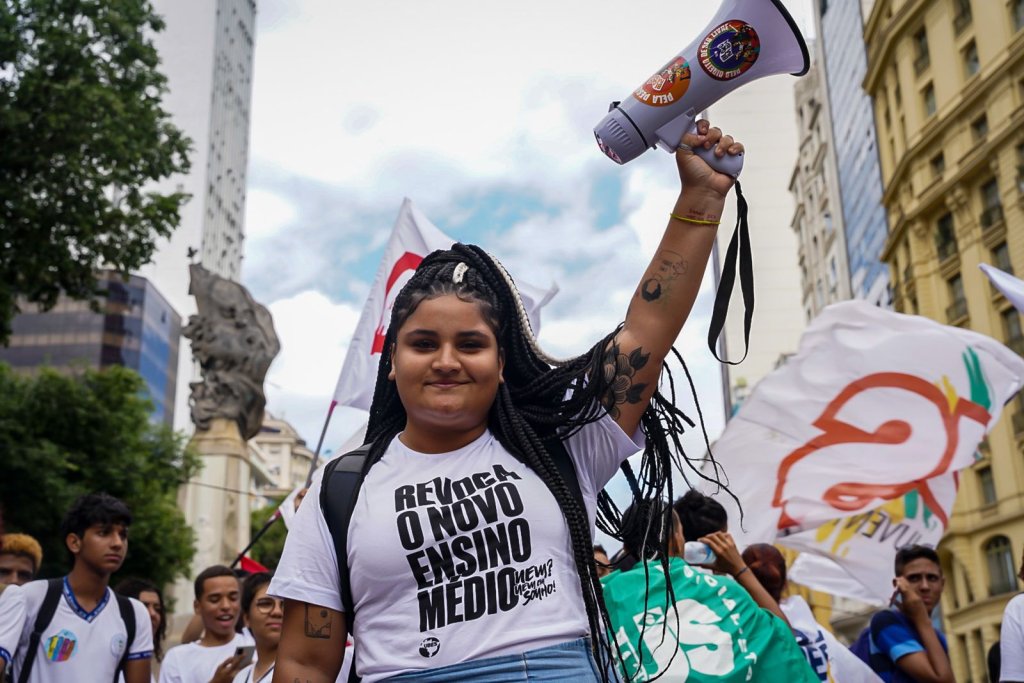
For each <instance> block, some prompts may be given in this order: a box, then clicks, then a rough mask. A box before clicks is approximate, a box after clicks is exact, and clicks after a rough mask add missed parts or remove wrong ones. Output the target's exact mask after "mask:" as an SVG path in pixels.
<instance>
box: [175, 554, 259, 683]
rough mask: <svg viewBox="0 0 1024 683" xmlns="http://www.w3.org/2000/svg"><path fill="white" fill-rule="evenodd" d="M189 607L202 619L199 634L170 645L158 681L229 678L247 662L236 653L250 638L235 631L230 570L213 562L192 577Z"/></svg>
mask: <svg viewBox="0 0 1024 683" xmlns="http://www.w3.org/2000/svg"><path fill="white" fill-rule="evenodd" d="M195 595H196V599H195V602H194V603H193V608H194V609H195V611H196V614H198V615H199V617H200V619H201V620H202V622H203V637H202V638H200V639H199V640H198V641H196V642H194V643H185V644H184V645H178V646H177V647H173V648H171V649H170V650H169V651H168V652H167V656H166V657H164V661H163V664H161V666H160V683H209V681H210V680H211V679H215V678H216V679H218V680H221V679H223V680H227V681H230V680H231V679H232V678H233V677H234V675H235V674H236V673H238V672H239V671H240V670H242V668H244V667H245V666H246V665H247V664H248V662H247V661H244V659H245V657H244V656H243V655H239V654H236V650H237V649H238V648H241V647H244V646H246V645H252V644H253V643H252V639H251V638H248V637H246V636H244V635H242V634H240V633H236V632H235V624H236V623H238V615H239V612H240V611H241V591H240V588H239V585H238V579H237V578H235V574H234V572H232V571H231V570H230V569H229V568H228V567H225V566H224V565H214V566H212V567H208V568H206V569H204V570H203V571H201V572H200V573H199V576H197V577H196V580H195Z"/></svg>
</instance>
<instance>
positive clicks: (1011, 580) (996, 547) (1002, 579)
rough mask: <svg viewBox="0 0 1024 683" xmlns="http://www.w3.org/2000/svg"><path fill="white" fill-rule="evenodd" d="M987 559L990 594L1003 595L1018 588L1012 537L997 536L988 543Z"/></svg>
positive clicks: (986, 547) (986, 545)
mask: <svg viewBox="0 0 1024 683" xmlns="http://www.w3.org/2000/svg"><path fill="white" fill-rule="evenodd" d="M985 559H986V560H987V562H988V579H989V584H988V586H989V595H1002V594H1003V593H1009V592H1011V591H1015V590H1017V577H1016V571H1015V570H1016V568H1015V567H1014V566H1013V552H1012V550H1011V548H1010V539H1008V538H1007V537H1006V536H996V537H995V538H993V539H992V540H991V541H989V542H988V543H986V544H985Z"/></svg>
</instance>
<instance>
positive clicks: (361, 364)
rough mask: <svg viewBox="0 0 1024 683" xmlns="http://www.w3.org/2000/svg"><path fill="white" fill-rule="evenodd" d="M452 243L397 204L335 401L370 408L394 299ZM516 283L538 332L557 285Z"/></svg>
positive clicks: (418, 213)
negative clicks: (423, 266) (437, 252)
mask: <svg viewBox="0 0 1024 683" xmlns="http://www.w3.org/2000/svg"><path fill="white" fill-rule="evenodd" d="M454 243H455V240H453V239H452V238H451V237H448V236H447V235H445V234H444V233H443V232H441V230H440V229H439V228H438V227H437V226H436V225H434V224H433V223H431V222H430V221H429V220H428V219H427V217H426V216H424V215H423V213H422V212H421V211H420V210H419V209H417V208H416V207H415V206H413V203H412V201H411V200H409V199H405V200H404V201H403V202H402V208H401V210H400V211H399V212H398V220H396V221H395V227H394V229H393V230H392V232H391V239H389V240H388V245H387V248H386V249H385V250H384V258H383V260H382V261H381V264H380V268H379V269H378V270H377V277H376V278H375V279H374V281H373V287H372V289H371V290H370V296H369V297H368V298H367V300H366V306H365V307H364V308H363V313H362V315H361V316H359V323H358V324H357V325H356V331H355V334H353V335H352V341H351V342H350V343H349V347H348V353H347V354H346V355H345V363H344V364H343V365H342V367H341V375H340V376H339V377H338V384H337V387H336V388H335V390H334V405H340V406H349V407H352V408H360V409H362V410H369V409H370V403H371V402H372V400H373V387H374V384H375V382H376V378H377V364H378V363H379V361H380V353H381V350H382V349H383V348H384V335H385V334H386V333H387V329H388V323H389V322H390V320H391V308H392V306H394V303H395V297H397V296H398V292H400V291H401V289H402V287H403V286H404V285H405V284H406V283H407V282H408V281H409V279H410V278H411V277H412V275H413V273H414V272H415V271H416V267H417V266H419V264H420V262H421V261H422V260H423V259H424V257H426V256H427V254H429V253H430V252H432V251H435V250H437V249H448V248H450V247H451V246H452V244H454ZM516 284H517V286H518V287H519V293H520V295H521V296H522V299H523V305H524V306H525V307H526V313H527V315H528V316H529V317H530V324H531V325H532V326H533V331H534V334H537V333H538V332H539V331H540V309H541V307H542V306H544V305H545V304H546V303H547V302H548V301H550V300H551V297H553V296H554V295H555V294H556V293H557V292H558V286H557V285H552V286H551V287H550V288H548V289H543V288H540V287H535V286H533V285H530V284H527V283H524V282H522V281H520V280H517V281H516Z"/></svg>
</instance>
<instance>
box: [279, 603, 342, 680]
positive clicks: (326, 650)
mask: <svg viewBox="0 0 1024 683" xmlns="http://www.w3.org/2000/svg"><path fill="white" fill-rule="evenodd" d="M347 640H348V625H347V623H346V621H345V614H344V613H343V612H338V611H337V610H333V609H328V608H326V607H320V606H319V605H311V604H309V603H308V602H300V601H298V600H285V601H284V625H283V627H282V629H281V645H280V646H279V647H278V650H277V663H276V664H275V665H274V680H273V683H334V682H335V680H336V679H337V677H338V672H339V671H340V670H341V661H342V659H343V658H344V656H345V642H346V641H347Z"/></svg>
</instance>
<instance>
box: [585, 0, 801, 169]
mask: <svg viewBox="0 0 1024 683" xmlns="http://www.w3.org/2000/svg"><path fill="white" fill-rule="evenodd" d="M809 67H810V59H809V58H808V54H807V44H806V43H805V42H804V38H803V36H802V35H801V34H800V29H799V28H797V25H796V22H794V21H793V17H791V16H790V14H789V12H788V11H787V10H786V7H785V6H784V5H783V4H782V2H781V1H780V0H727V1H726V2H725V3H723V4H722V6H721V7H720V8H719V10H718V13H717V14H716V15H715V17H714V18H713V19H712V20H711V23H710V24H708V26H707V28H706V29H705V30H704V31H702V32H701V33H700V34H698V36H697V38H696V39H695V40H694V41H693V42H692V43H690V44H689V45H687V46H686V47H685V48H684V49H683V51H682V52H680V53H679V54H677V55H676V56H675V57H673V58H672V59H670V60H669V61H668V63H667V64H665V66H664V67H662V68H661V69H659V70H658V72H657V73H655V74H654V75H653V76H651V77H650V78H648V79H647V80H646V81H644V82H643V84H642V85H641V86H640V87H639V88H637V89H636V90H634V91H633V92H632V94H631V95H630V96H629V97H628V98H627V99H626V100H625V101H623V102H612V104H611V106H610V107H609V109H608V115H607V116H605V117H604V119H602V120H601V122H600V123H599V124H597V127H596V128H594V137H596V138H597V144H598V146H599V147H600V148H601V151H603V152H604V153H605V154H606V155H608V157H609V158H610V159H611V160H612V161H614V162H616V163H619V164H625V163H627V162H629V161H632V160H633V159H635V158H637V157H638V156H640V155H641V154H643V153H644V152H645V151H646V150H647V149H649V148H651V147H654V146H655V145H657V146H659V147H661V148H663V149H665V150H666V151H669V152H675V151H676V149H677V148H678V147H679V140H680V138H682V136H683V132H684V131H686V130H687V129H690V130H691V131H693V130H695V120H696V117H697V115H698V114H699V113H700V112H701V111H703V110H704V109H706V108H708V107H709V106H710V105H712V104H713V103H715V102H717V101H718V100H720V99H721V98H722V97H725V95H727V94H728V93H730V92H732V91H733V90H735V89H736V88H738V87H740V86H741V85H743V84H744V83H749V82H750V81H753V80H756V79H758V78H763V77H765V76H773V75H775V74H782V73H791V74H793V75H794V76H803V75H804V74H805V73H807V69H808V68H809ZM694 151H695V152H696V153H697V154H698V155H699V156H701V158H703V159H704V160H705V161H706V162H708V164H709V165H710V166H711V167H712V168H714V169H715V170H717V171H720V172H722V173H725V174H727V175H730V176H733V177H734V178H735V177H737V176H738V175H739V173H740V170H741V169H742V167H743V157H742V155H736V156H732V155H726V156H725V157H723V158H721V159H719V158H717V157H715V155H714V150H713V149H710V150H705V149H698V150H694Z"/></svg>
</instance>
